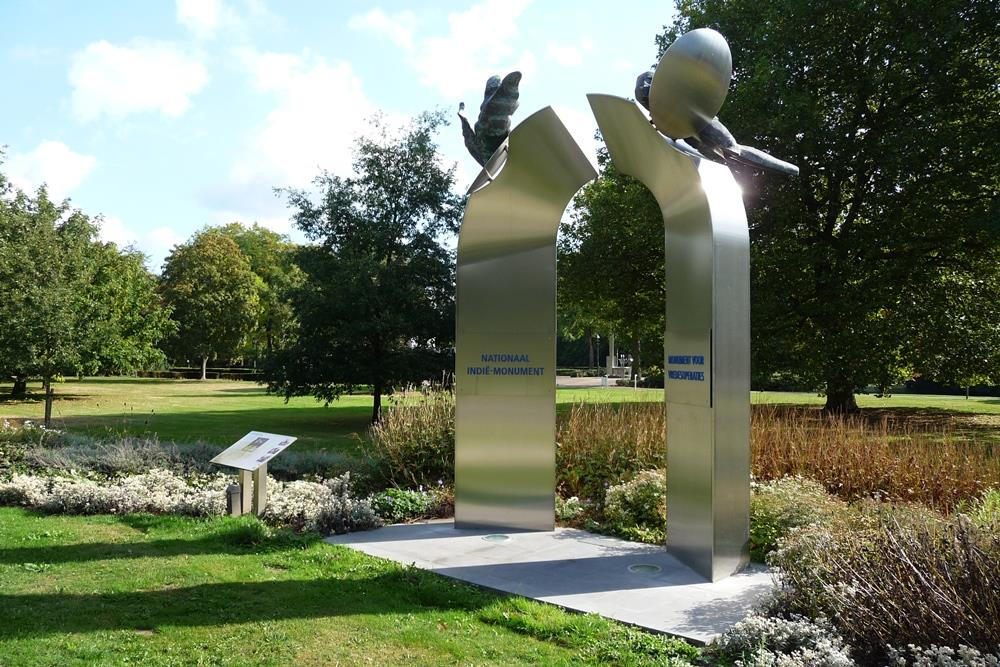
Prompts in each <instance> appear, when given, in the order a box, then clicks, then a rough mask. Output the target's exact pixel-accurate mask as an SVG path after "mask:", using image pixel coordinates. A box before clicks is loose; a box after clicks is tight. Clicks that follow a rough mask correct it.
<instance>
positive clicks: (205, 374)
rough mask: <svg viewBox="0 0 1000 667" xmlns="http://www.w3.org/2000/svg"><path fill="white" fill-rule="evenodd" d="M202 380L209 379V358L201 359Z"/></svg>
mask: <svg viewBox="0 0 1000 667" xmlns="http://www.w3.org/2000/svg"><path fill="white" fill-rule="evenodd" d="M201 379H202V380H207V379H208V357H202V358H201Z"/></svg>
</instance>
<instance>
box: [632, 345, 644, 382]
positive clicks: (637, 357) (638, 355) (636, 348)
mask: <svg viewBox="0 0 1000 667" xmlns="http://www.w3.org/2000/svg"><path fill="white" fill-rule="evenodd" d="M641 370H642V343H640V342H639V337H638V336H636V337H634V338H633V339H632V375H634V376H635V377H637V378H638V377H640V373H639V371H641Z"/></svg>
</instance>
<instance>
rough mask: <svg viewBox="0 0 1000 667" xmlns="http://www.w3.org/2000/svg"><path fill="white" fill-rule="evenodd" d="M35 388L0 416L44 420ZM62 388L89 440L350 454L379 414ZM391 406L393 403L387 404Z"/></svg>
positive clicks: (198, 392) (166, 385) (264, 399)
mask: <svg viewBox="0 0 1000 667" xmlns="http://www.w3.org/2000/svg"><path fill="white" fill-rule="evenodd" d="M28 389H29V392H33V396H32V398H31V399H29V400H27V401H10V400H3V399H2V398H0V418H2V417H14V418H19V419H32V420H35V421H38V422H40V421H41V420H42V417H43V415H44V403H43V402H42V400H41V386H40V385H39V384H38V383H32V384H31V385H29V388H28ZM55 391H56V400H55V403H54V405H53V409H52V418H53V422H54V426H55V427H56V428H64V429H67V430H70V431H75V432H80V433H86V434H88V435H94V436H107V435H109V434H111V435H114V434H124V433H128V434H132V435H157V436H158V437H159V438H160V439H161V440H164V441H167V440H172V441H176V442H196V441H199V440H200V441H204V442H211V443H214V444H218V445H228V444H230V443H233V442H235V441H236V440H238V439H239V438H240V437H241V436H242V435H243V434H245V433H246V432H247V431H250V430H257V431H268V432H272V433H283V434H288V435H294V436H298V438H299V440H298V442H297V443H296V444H295V448H296V449H297V450H303V449H316V450H318V449H328V450H334V451H339V452H345V453H351V452H356V451H358V449H359V447H360V446H361V445H362V440H361V439H362V438H363V437H364V434H365V432H366V430H367V428H368V422H369V419H370V418H371V410H372V397H371V396H366V395H361V396H343V397H341V398H340V399H339V400H337V401H335V402H333V403H331V404H330V406H329V407H324V406H323V404H322V403H318V402H317V401H316V400H314V399H312V398H308V397H303V398H293V399H292V400H290V401H289V402H288V403H285V401H284V399H282V398H280V397H278V396H268V395H267V394H266V393H265V391H264V388H263V387H262V386H260V385H256V384H253V383H250V382H239V381H227V380H206V381H204V382H203V381H200V380H158V379H148V378H86V379H84V380H75V379H71V380H67V381H66V382H61V383H58V384H56V385H55ZM9 392H10V385H9V384H8V385H3V384H0V397H5V396H7V395H9ZM662 396H663V392H662V391H659V390H655V389H640V390H638V391H635V390H632V389H626V388H620V389H619V388H614V389H565V390H563V389H560V390H559V392H558V393H557V400H558V401H559V403H560V407H561V408H563V409H568V408H569V406H570V405H571V404H572V403H573V402H575V401H587V402H597V401H612V402H620V401H627V400H643V401H646V400H649V401H657V400H661V399H662ZM390 404H391V398H390V399H388V400H387V401H386V402H385V403H383V405H390Z"/></svg>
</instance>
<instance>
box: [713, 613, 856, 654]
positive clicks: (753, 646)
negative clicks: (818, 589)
mask: <svg viewBox="0 0 1000 667" xmlns="http://www.w3.org/2000/svg"><path fill="white" fill-rule="evenodd" d="M709 651H710V653H713V654H715V655H719V656H722V657H723V658H725V659H727V660H729V661H733V664H734V665H738V666H742V665H747V666H750V665H752V666H754V667H771V666H774V667H778V666H779V665H780V667H851V666H852V665H854V661H853V660H851V658H850V652H849V649H848V647H847V646H846V645H845V644H844V640H843V639H842V638H841V637H840V635H838V634H837V632H836V631H835V630H834V629H833V628H832V627H831V626H830V624H829V623H828V622H826V620H824V619H820V620H818V621H811V620H809V619H807V618H803V617H801V616H792V617H791V618H780V617H771V618H769V617H766V616H760V615H756V614H752V615H750V616H748V617H747V618H745V619H744V620H742V621H740V622H739V623H737V624H736V625H734V626H733V627H732V628H730V629H729V630H727V631H726V632H725V633H724V634H723V635H722V636H721V637H720V638H719V639H718V641H717V643H716V644H715V645H713V646H712V647H711V649H709Z"/></svg>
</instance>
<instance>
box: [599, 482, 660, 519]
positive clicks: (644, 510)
mask: <svg viewBox="0 0 1000 667" xmlns="http://www.w3.org/2000/svg"><path fill="white" fill-rule="evenodd" d="M604 516H605V518H607V519H608V521H610V522H611V523H613V524H618V525H621V526H649V527H655V526H661V527H662V526H663V525H664V524H665V523H666V521H667V481H666V478H665V477H664V475H663V472H662V471H660V470H643V471H642V472H640V473H639V474H638V475H636V476H635V479H633V480H631V481H629V482H625V483H624V484H616V485H615V486H612V487H609V488H608V492H607V495H606V496H605V500H604Z"/></svg>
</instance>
